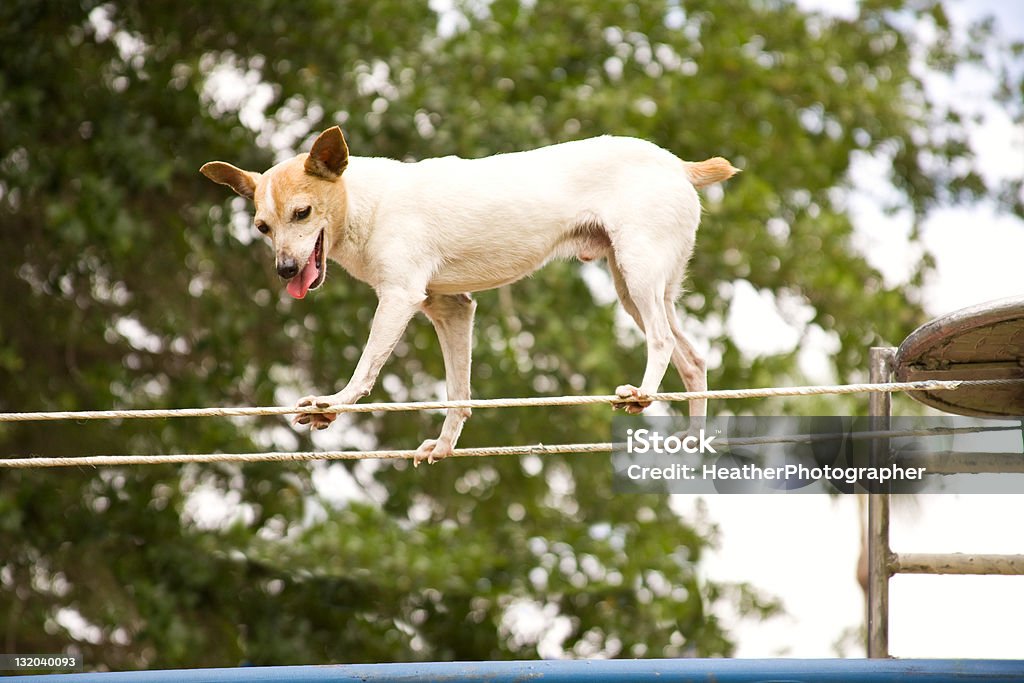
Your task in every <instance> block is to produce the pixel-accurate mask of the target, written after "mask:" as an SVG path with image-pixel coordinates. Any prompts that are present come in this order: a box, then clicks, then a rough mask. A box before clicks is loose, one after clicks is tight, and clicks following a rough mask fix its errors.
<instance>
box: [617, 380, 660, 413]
mask: <svg viewBox="0 0 1024 683" xmlns="http://www.w3.org/2000/svg"><path fill="white" fill-rule="evenodd" d="M615 395H616V396H618V397H619V398H621V399H623V400H622V401H616V402H615V403H613V404H612V408H613V409H615V410H620V409H621V410H625V411H626V412H627V413H629V414H630V415H639V414H640V413H642V412H644V409H645V408H647V406H649V405H651V399H649V398H647V394H645V393H644V392H642V391H640V390H639V389H637V388H636V387H634V386H633V385H632V384H623V385H622V386H618V387H615Z"/></svg>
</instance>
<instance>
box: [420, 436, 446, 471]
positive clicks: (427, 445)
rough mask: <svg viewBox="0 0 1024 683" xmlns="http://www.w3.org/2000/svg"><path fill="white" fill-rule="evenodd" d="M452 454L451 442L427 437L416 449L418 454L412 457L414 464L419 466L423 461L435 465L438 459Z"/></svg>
mask: <svg viewBox="0 0 1024 683" xmlns="http://www.w3.org/2000/svg"><path fill="white" fill-rule="evenodd" d="M451 454H452V445H451V443H450V442H448V441H442V440H440V439H427V440H426V441H424V442H423V443H422V444H420V447H419V448H417V449H416V455H415V456H413V459H412V466H413V467H419V466H420V463H421V462H423V461H426V463H427V464H428V465H433V464H434V463H435V462H437V461H438V460H443V459H445V458H447V457H448V456H449V455H451Z"/></svg>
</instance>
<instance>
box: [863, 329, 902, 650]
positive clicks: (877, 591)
mask: <svg viewBox="0 0 1024 683" xmlns="http://www.w3.org/2000/svg"><path fill="white" fill-rule="evenodd" d="M895 355H896V349H893V348H888V347H873V348H872V349H871V351H870V354H869V356H868V358H869V375H868V377H869V381H871V382H888V381H889V377H890V375H891V374H892V362H893V358H894V357H895ZM868 414H869V415H870V416H871V429H872V430H888V429H889V418H890V417H891V416H892V394H889V393H880V394H871V397H870V398H869V401H868ZM888 455H889V440H888V439H875V440H874V441H873V443H872V447H871V459H872V465H879V464H881V463H883V462H884V461H885V460H886V459H887V458H888ZM890 560H891V550H890V549H889V494H888V492H886V491H879V492H877V493H871V494H869V495H868V648H867V650H868V657H871V658H884V657H888V656H889V577H890V576H891V569H890Z"/></svg>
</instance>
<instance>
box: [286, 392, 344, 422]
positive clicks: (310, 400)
mask: <svg viewBox="0 0 1024 683" xmlns="http://www.w3.org/2000/svg"><path fill="white" fill-rule="evenodd" d="M331 405H333V403H332V401H331V397H330V396H306V397H304V398H300V399H299V402H298V403H297V404H296V407H297V408H307V407H308V408H329V407H330V406H331ZM336 419H338V414H337V413H299V414H298V415H296V416H295V419H293V420H292V424H294V425H309V428H310V429H327V428H328V427H330V426H331V423H332V422H334V421H335V420H336Z"/></svg>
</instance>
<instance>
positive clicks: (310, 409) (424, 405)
mask: <svg viewBox="0 0 1024 683" xmlns="http://www.w3.org/2000/svg"><path fill="white" fill-rule="evenodd" d="M1021 383H1024V378H1022V379H983V380H924V381H918V382H883V383H877V384H833V385H821V386H797V387H763V388H760V389H721V390H718V391H679V392H663V393H657V394H650V395H648V396H647V397H645V400H647V399H649V400H651V401H696V400H701V399H708V400H712V401H719V400H730V399H738V398H773V397H785V396H819V395H825V394H833V395H842V394H863V393H891V392H897V391H956V390H957V389H960V388H964V387H976V386H992V387H995V386H1009V385H1016V384H1021ZM629 402H630V401H629V400H628V399H623V398H622V397H621V396H615V395H610V396H609V395H604V396H534V397H530V398H489V399H473V400H466V401H414V402H406V403H352V404H338V405H332V406H328V407H326V408H318V407H315V406H304V407H302V408H299V407H296V406H270V407H262V408H245V407H242V408H173V409H157V410H79V411H55V412H34V413H28V412H26V413H0V422H40V421H53V420H128V419H154V418H176V417H255V416H263V415H298V414H302V413H306V414H308V413H391V412H406V411H414V410H443V409H446V408H471V409H477V408H525V407H531V406H574V405H592V404H597V403H605V404H609V405H612V406H615V405H621V404H623V403H629Z"/></svg>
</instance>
